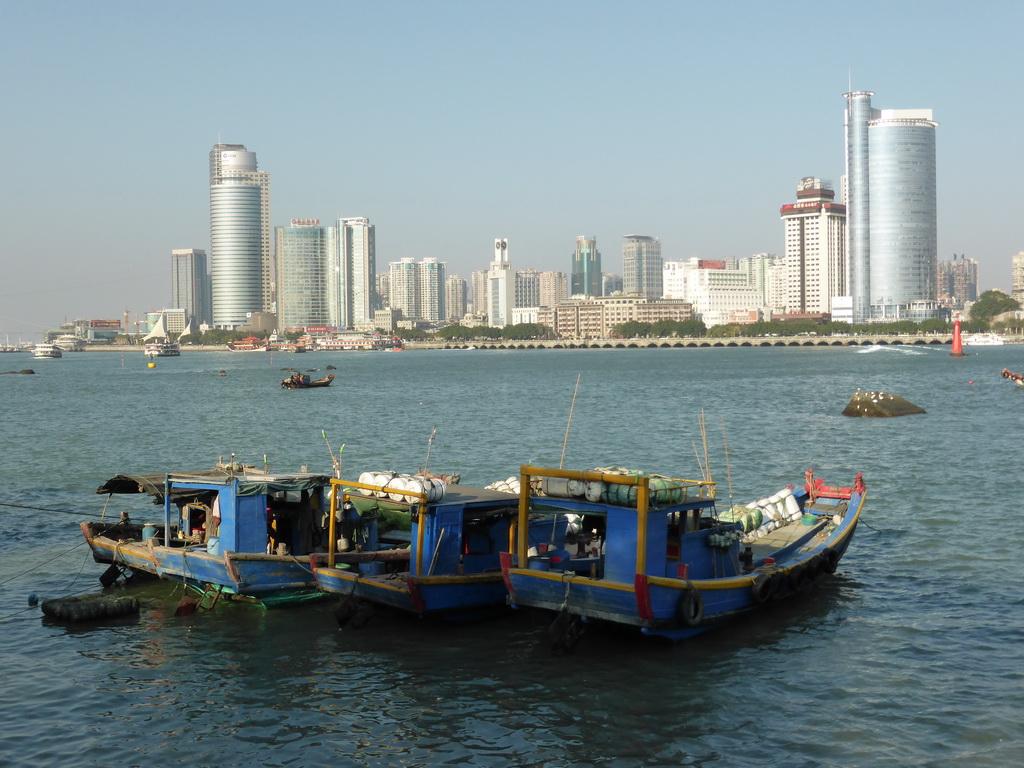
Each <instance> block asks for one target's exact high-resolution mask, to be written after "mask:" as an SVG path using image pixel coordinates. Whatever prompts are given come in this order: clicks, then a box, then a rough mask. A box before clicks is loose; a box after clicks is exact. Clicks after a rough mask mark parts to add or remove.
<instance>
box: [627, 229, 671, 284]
mask: <svg viewBox="0 0 1024 768" xmlns="http://www.w3.org/2000/svg"><path fill="white" fill-rule="evenodd" d="M625 238H626V242H625V243H623V244H622V292H623V293H625V294H627V295H628V294H631V293H636V294H640V295H641V296H646V297H647V298H649V299H660V298H661V296H662V293H663V291H662V269H661V267H662V259H661V240H659V239H658V238H656V237H650V236H649V235H626V236H625Z"/></svg>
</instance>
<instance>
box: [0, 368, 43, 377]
mask: <svg viewBox="0 0 1024 768" xmlns="http://www.w3.org/2000/svg"><path fill="white" fill-rule="evenodd" d="M19 373H35V371H33V370H32V369H31V368H26V369H24V370H23V371H0V376H7V375H17V374H19Z"/></svg>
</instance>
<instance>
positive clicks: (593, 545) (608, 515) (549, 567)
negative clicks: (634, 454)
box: [501, 466, 865, 652]
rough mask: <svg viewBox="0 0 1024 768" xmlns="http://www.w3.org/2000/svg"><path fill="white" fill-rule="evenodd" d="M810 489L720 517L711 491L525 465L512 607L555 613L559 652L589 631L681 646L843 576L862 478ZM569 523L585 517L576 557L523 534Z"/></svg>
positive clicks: (688, 483)
mask: <svg viewBox="0 0 1024 768" xmlns="http://www.w3.org/2000/svg"><path fill="white" fill-rule="evenodd" d="M806 480H807V482H806V484H805V485H803V486H797V487H791V488H784V489H782V490H781V491H780V492H779V493H775V494H772V495H771V496H768V497H766V498H762V499H760V500H758V501H756V502H753V503H751V504H748V505H746V506H739V507H730V508H729V509H727V510H719V509H718V508H717V506H716V494H715V491H716V485H715V483H714V482H711V481H695V480H681V479H674V478H665V477H660V476H655V475H644V474H640V473H636V472H628V471H625V470H619V469H615V468H612V469H599V470H594V471H567V470H560V469H544V468H539V467H532V466H523V467H522V468H521V477H520V486H521V489H520V494H519V525H518V531H519V533H518V536H517V540H516V548H515V551H514V552H511V553H504V554H502V556H501V563H502V574H503V576H504V578H505V583H506V586H507V588H508V591H509V603H510V604H511V605H513V606H516V607H519V606H532V607H535V608H541V609H547V610H548V611H551V612H553V613H554V614H556V618H555V620H554V622H553V623H552V625H551V630H550V633H549V637H550V639H551V644H552V649H553V650H554V651H556V652H562V651H565V650H568V649H569V648H571V647H572V646H573V645H574V644H575V642H576V641H577V640H578V638H579V634H580V632H581V630H582V623H583V622H594V621H606V622H612V623H616V624H623V625H629V626H632V627H636V628H637V629H639V630H640V631H641V632H642V633H644V634H649V635H660V636H663V637H667V638H669V639H671V640H673V641H678V640H682V639H684V638H687V637H690V636H692V635H696V634H698V633H700V632H704V631H706V630H708V629H710V628H711V627H713V626H714V625H716V624H718V623H719V622H722V621H724V620H726V619H733V618H735V617H737V616H739V615H741V614H743V613H745V612H746V611H749V610H753V609H756V608H760V609H763V610H768V609H770V608H771V607H772V606H773V605H776V601H777V600H778V599H779V598H783V597H787V596H789V595H794V594H798V593H801V592H803V591H805V590H807V589H809V588H810V587H811V586H813V585H814V584H816V583H817V582H818V581H819V580H821V579H823V578H824V577H825V576H827V575H828V574H831V573H833V572H835V570H836V568H837V566H838V564H839V560H840V558H841V557H842V556H843V554H844V553H845V552H846V549H847V547H848V546H849V544H850V541H851V540H852V538H853V534H854V530H855V529H856V526H857V521H858V519H859V518H860V514H861V508H862V506H863V503H864V498H865V490H864V483H863V482H862V480H861V476H860V474H858V475H857V478H856V481H855V482H854V484H853V486H852V487H850V488H830V487H827V486H825V485H824V484H823V482H822V481H821V480H820V479H815V478H814V477H813V473H810V472H809V473H807V478H806ZM531 484H533V485H535V486H539V487H540V488H541V492H538V491H536V490H533V491H531V490H530V489H531ZM566 513H576V514H579V515H582V516H583V525H582V531H583V533H581V535H580V537H577V542H576V543H577V548H576V551H575V552H572V553H571V552H569V551H568V550H562V551H558V552H551V551H550V550H548V551H547V552H542V551H541V550H540V549H537V548H535V547H534V546H533V544H532V542H531V541H530V540H529V539H528V538H527V536H526V535H525V534H524V531H525V530H526V528H525V526H524V523H525V521H526V520H528V519H529V518H530V517H531V516H535V515H538V514H542V515H543V514H546V515H563V514H566Z"/></svg>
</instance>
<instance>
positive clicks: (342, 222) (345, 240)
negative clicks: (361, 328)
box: [334, 217, 378, 328]
mask: <svg viewBox="0 0 1024 768" xmlns="http://www.w3.org/2000/svg"><path fill="white" fill-rule="evenodd" d="M334 269H335V274H336V275H337V277H338V280H339V281H340V286H339V287H338V293H339V295H340V296H341V297H343V303H342V305H341V306H340V307H339V316H340V318H341V320H342V322H341V323H340V325H342V326H345V327H348V328H352V327H354V326H356V325H357V324H359V323H367V322H370V321H372V320H373V311H374V309H376V308H377V304H378V302H377V291H376V283H377V254H376V239H375V233H374V226H373V224H371V223H370V220H369V219H367V218H365V217H355V218H342V219H338V258H337V262H336V264H335V265H334Z"/></svg>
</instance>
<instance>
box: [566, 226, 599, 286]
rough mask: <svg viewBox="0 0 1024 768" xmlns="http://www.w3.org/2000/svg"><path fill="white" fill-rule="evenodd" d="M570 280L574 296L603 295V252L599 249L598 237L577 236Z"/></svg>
mask: <svg viewBox="0 0 1024 768" xmlns="http://www.w3.org/2000/svg"><path fill="white" fill-rule="evenodd" d="M570 282H571V285H570V286H569V292H570V294H571V295H572V296H600V295H601V253H600V251H598V250H597V238H596V237H587V236H586V235H579V236H578V237H577V238H576V252H575V253H574V254H573V259H572V273H571V277H570Z"/></svg>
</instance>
